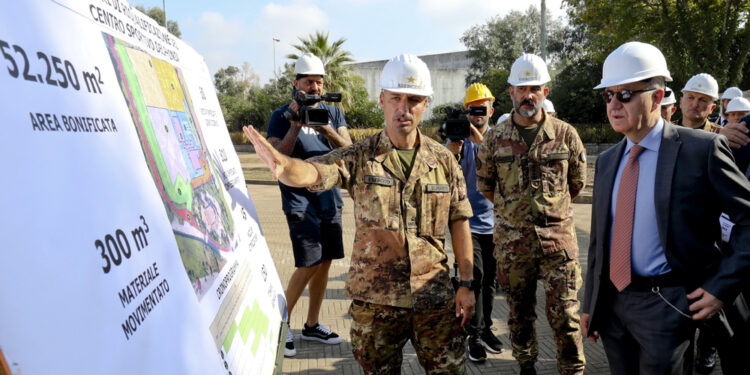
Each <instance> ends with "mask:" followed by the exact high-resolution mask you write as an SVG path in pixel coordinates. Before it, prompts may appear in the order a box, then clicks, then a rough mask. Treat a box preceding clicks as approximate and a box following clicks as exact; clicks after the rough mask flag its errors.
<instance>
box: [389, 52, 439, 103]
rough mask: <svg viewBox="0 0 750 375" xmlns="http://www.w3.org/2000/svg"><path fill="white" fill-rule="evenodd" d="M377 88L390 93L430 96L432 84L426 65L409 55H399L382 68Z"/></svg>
mask: <svg viewBox="0 0 750 375" xmlns="http://www.w3.org/2000/svg"><path fill="white" fill-rule="evenodd" d="M378 86H379V87H380V88H381V89H383V90H388V91H392V92H398V93H403V94H411V95H421V96H432V82H431V80H430V70H429V69H427V64H425V63H424V61H422V60H421V59H420V58H419V57H417V56H415V55H410V54H401V55H398V56H396V57H394V58H392V59H390V60H389V61H388V62H387V63H386V64H385V67H383V73H382V74H381V75H380V83H378Z"/></svg>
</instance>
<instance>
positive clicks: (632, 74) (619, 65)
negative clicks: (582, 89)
mask: <svg viewBox="0 0 750 375" xmlns="http://www.w3.org/2000/svg"><path fill="white" fill-rule="evenodd" d="M653 77H664V80H665V81H667V82H671V81H672V76H671V75H670V74H669V69H667V60H666V59H665V58H664V55H663V54H662V53H661V51H659V49H658V48H656V47H654V46H652V45H650V44H647V43H641V42H628V43H625V44H623V45H621V46H619V47H617V49H616V50H614V51H612V53H610V54H609V56H607V59H606V60H604V67H603V69H602V81H601V83H599V86H596V87H594V89H595V90H596V89H603V88H605V87H610V86H617V85H624V84H626V83H631V82H638V81H643V80H645V79H648V78H653Z"/></svg>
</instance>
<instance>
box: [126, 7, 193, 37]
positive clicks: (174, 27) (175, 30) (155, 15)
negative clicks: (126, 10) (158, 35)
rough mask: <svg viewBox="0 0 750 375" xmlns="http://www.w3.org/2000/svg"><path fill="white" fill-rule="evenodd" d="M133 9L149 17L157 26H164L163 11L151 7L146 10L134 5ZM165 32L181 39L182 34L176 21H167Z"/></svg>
mask: <svg viewBox="0 0 750 375" xmlns="http://www.w3.org/2000/svg"><path fill="white" fill-rule="evenodd" d="M135 9H138V10H140V11H141V12H142V13H144V14H146V15H147V16H149V17H151V19H153V20H154V21H156V22H157V23H158V24H159V25H162V26H164V18H165V16H164V10H163V9H161V8H159V7H152V8H149V9H148V10H146V8H144V7H143V6H142V5H136V6H135ZM166 26H167V31H169V33H170V34H172V35H174V36H176V37H178V38H180V37H182V32H181V31H180V25H178V24H177V21H172V20H168V21H167V25H166Z"/></svg>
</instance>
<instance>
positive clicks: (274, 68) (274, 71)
mask: <svg viewBox="0 0 750 375" xmlns="http://www.w3.org/2000/svg"><path fill="white" fill-rule="evenodd" d="M280 41H281V39H279V38H273V76H274V77H276V80H278V79H279V75H278V74H277V73H276V42H280Z"/></svg>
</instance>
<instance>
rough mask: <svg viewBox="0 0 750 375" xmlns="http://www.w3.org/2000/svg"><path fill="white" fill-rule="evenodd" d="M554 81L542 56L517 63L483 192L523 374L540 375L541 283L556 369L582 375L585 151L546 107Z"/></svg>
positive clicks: (481, 182)
mask: <svg viewBox="0 0 750 375" xmlns="http://www.w3.org/2000/svg"><path fill="white" fill-rule="evenodd" d="M549 81H550V76H549V72H548V71H547V64H546V63H545V62H544V60H542V59H541V58H540V57H538V56H535V55H531V54H524V55H522V56H521V57H519V58H518V59H516V61H515V62H514V63H513V65H512V66H511V69H510V75H509V77H508V83H510V85H511V86H510V88H509V89H508V93H509V94H510V98H511V100H512V101H513V111H512V112H511V116H510V117H509V118H508V119H506V120H505V121H503V122H502V123H500V124H498V125H496V126H495V127H494V128H492V129H491V130H490V131H488V132H487V134H485V137H484V141H483V142H482V145H481V147H480V148H479V152H478V154H477V161H476V164H477V189H478V190H479V191H481V192H482V193H483V194H484V195H485V196H486V197H487V198H488V199H489V200H491V201H493V202H494V204H495V236H494V240H495V259H496V260H497V264H498V270H497V273H498V282H499V283H500V286H501V287H502V288H503V290H504V291H505V296H506V298H507V300H508V307H509V314H508V327H509V328H510V341H511V345H512V346H513V357H514V358H515V359H516V360H517V361H518V363H519V365H520V367H521V374H536V371H535V369H534V363H535V362H536V359H537V356H538V354H539V346H538V343H537V340H536V332H535V330H534V322H535V320H536V313H535V312H534V308H535V307H536V288H537V280H539V279H541V280H542V281H543V282H544V290H545V294H546V297H547V298H546V299H547V303H546V313H547V320H548V321H549V324H550V326H551V328H552V331H553V332H554V336H555V345H556V346H557V370H558V372H559V373H560V374H563V375H568V374H583V369H584V363H585V360H584V357H583V340H582V337H581V326H580V319H579V315H578V308H579V306H580V303H579V301H578V289H580V287H581V283H582V280H581V266H580V264H579V263H578V242H577V240H576V231H575V225H574V223H573V212H572V207H571V202H572V200H573V198H575V197H576V196H577V195H578V193H579V192H580V191H581V190H583V187H584V183H585V181H586V152H585V149H584V148H583V143H582V142H581V139H580V138H579V137H578V133H577V132H576V131H575V129H574V128H573V127H572V126H571V125H569V124H567V123H565V122H563V121H560V120H558V119H556V118H553V117H552V116H550V115H549V114H547V112H546V111H545V110H544V109H543V107H542V105H543V104H542V103H543V102H544V99H545V98H546V97H547V94H549V88H547V82H549Z"/></svg>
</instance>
